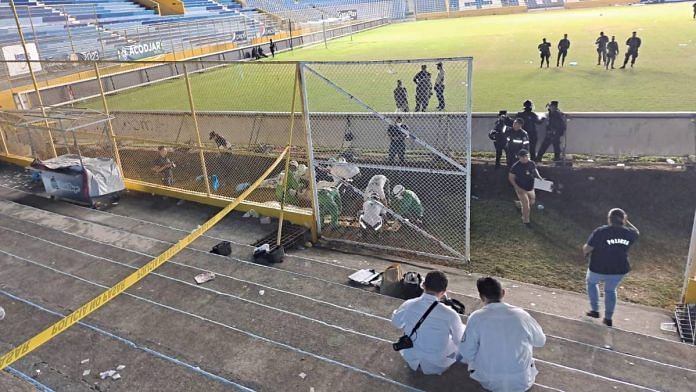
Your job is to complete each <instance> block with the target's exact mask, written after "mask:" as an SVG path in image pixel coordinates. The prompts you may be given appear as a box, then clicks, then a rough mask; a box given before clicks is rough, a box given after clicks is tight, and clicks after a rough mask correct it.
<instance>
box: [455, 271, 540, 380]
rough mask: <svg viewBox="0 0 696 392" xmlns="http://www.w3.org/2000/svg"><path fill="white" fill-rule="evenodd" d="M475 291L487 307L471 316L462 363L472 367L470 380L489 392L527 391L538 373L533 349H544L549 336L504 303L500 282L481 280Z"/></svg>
mask: <svg viewBox="0 0 696 392" xmlns="http://www.w3.org/2000/svg"><path fill="white" fill-rule="evenodd" d="M476 287H477V288H478V291H479V296H480V297H481V301H483V303H484V306H483V308H481V309H479V310H477V311H475V312H473V313H471V315H470V316H469V320H468V322H467V325H466V332H465V333H464V340H463V341H462V342H461V345H460V348H459V354H460V356H461V357H462V359H461V361H462V362H464V363H466V364H468V365H469V373H470V377H471V378H472V379H474V380H476V381H478V382H479V383H481V386H483V387H484V388H485V389H487V390H489V391H492V392H519V391H526V390H528V389H529V388H531V387H532V385H534V379H535V378H536V375H537V374H538V373H539V372H538V371H537V369H536V367H535V366H534V359H533V358H532V349H533V347H543V346H544V344H545V343H546V336H545V335H544V332H543V331H542V330H541V327H540V326H539V324H538V323H537V322H536V320H534V319H533V318H532V316H530V315H529V313H527V312H526V311H524V310H523V309H521V308H517V307H514V306H511V305H508V304H506V303H504V302H502V299H503V297H504V296H505V290H503V287H502V286H501V285H500V282H498V281H497V280H495V279H493V278H480V279H479V280H478V281H477V282H476Z"/></svg>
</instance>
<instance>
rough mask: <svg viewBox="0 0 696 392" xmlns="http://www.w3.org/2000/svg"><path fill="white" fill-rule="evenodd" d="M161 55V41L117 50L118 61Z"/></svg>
mask: <svg viewBox="0 0 696 392" xmlns="http://www.w3.org/2000/svg"><path fill="white" fill-rule="evenodd" d="M163 53H164V50H163V49H162V41H153V42H143V43H139V44H134V45H128V46H122V47H120V48H118V59H119V60H121V61H129V60H140V59H144V58H148V57H152V56H157V55H159V54H163Z"/></svg>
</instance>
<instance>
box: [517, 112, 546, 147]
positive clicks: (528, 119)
mask: <svg viewBox="0 0 696 392" xmlns="http://www.w3.org/2000/svg"><path fill="white" fill-rule="evenodd" d="M522 106H523V107H524V109H523V110H522V111H521V112H518V113H517V116H516V117H517V118H521V119H522V120H524V130H525V131H527V136H529V148H527V150H528V151H529V155H530V157H531V159H532V160H536V145H537V129H536V125H537V124H539V123H540V122H541V121H539V116H537V114H536V113H534V104H533V103H532V101H530V100H526V101H524V103H523V104H522Z"/></svg>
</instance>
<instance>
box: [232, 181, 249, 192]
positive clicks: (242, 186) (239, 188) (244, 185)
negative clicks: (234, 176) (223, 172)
mask: <svg viewBox="0 0 696 392" xmlns="http://www.w3.org/2000/svg"><path fill="white" fill-rule="evenodd" d="M250 186H251V184H249V183H248V182H243V183H241V184H237V186H236V187H234V190H235V191H237V193H242V192H244V191H245V190H246V189H247V188H249V187H250Z"/></svg>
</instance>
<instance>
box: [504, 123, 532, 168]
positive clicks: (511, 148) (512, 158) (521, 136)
mask: <svg viewBox="0 0 696 392" xmlns="http://www.w3.org/2000/svg"><path fill="white" fill-rule="evenodd" d="M523 126H524V120H523V119H521V118H516V119H515V121H513V122H512V129H508V130H507V137H506V139H507V144H506V145H505V150H506V151H507V165H508V167H511V166H512V165H513V164H514V163H515V162H517V153H518V152H520V150H522V149H525V150H526V149H527V148H528V147H529V135H527V131H525V130H524V129H522V127H523Z"/></svg>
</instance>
